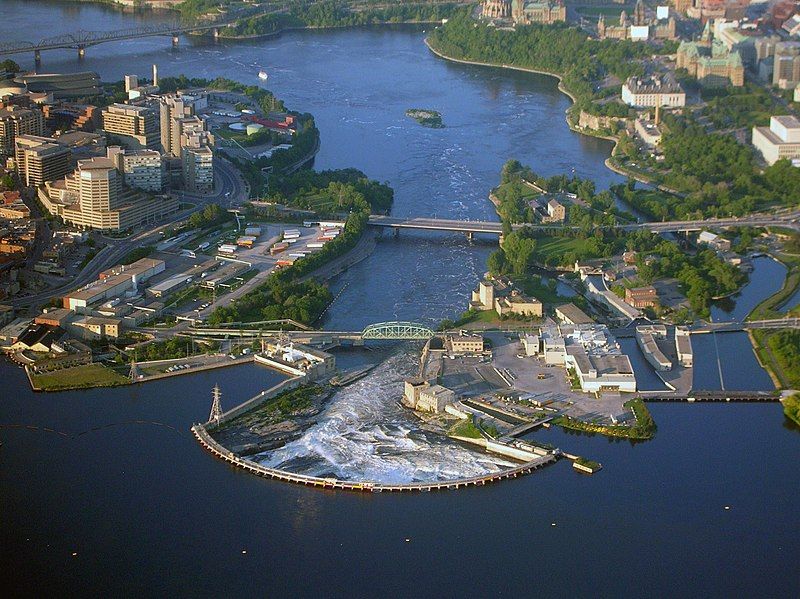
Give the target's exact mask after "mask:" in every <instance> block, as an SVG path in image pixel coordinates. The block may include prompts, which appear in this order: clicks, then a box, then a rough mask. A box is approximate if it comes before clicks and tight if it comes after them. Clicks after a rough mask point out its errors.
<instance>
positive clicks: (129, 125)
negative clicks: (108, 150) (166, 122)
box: [102, 104, 161, 150]
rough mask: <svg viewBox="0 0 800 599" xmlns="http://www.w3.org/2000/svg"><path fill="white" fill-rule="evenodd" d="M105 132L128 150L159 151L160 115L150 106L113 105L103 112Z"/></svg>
mask: <svg viewBox="0 0 800 599" xmlns="http://www.w3.org/2000/svg"><path fill="white" fill-rule="evenodd" d="M102 121H103V130H105V132H106V133H107V134H108V135H109V137H111V138H112V139H114V140H116V141H118V142H119V143H120V144H121V145H123V146H124V147H125V148H127V149H131V150H140V149H149V150H154V149H158V147H159V143H160V142H161V139H160V136H159V127H160V122H159V115H158V112H157V111H156V110H155V109H154V108H152V107H150V106H129V105H128V104H112V105H111V106H109V107H107V108H106V109H105V110H103V114H102Z"/></svg>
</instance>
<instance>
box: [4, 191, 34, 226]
mask: <svg viewBox="0 0 800 599" xmlns="http://www.w3.org/2000/svg"><path fill="white" fill-rule="evenodd" d="M30 217H31V210H30V208H28V207H27V206H26V205H25V202H23V201H22V197H21V196H20V193H19V192H18V191H0V218H5V219H8V220H19V219H23V218H30Z"/></svg>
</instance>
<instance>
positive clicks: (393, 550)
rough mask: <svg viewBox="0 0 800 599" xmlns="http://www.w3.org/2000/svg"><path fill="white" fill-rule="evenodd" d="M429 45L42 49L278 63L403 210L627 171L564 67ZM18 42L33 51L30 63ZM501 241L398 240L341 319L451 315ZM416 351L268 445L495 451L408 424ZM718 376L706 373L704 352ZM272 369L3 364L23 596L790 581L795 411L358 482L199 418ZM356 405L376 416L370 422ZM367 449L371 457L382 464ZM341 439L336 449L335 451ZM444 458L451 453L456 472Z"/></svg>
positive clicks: (167, 70)
mask: <svg viewBox="0 0 800 599" xmlns="http://www.w3.org/2000/svg"><path fill="white" fill-rule="evenodd" d="M2 10H3V16H4V19H3V21H2V23H0V32H1V33H2V34H3V39H6V40H13V39H19V38H20V36H21V35H24V34H27V33H29V32H31V31H36V32H42V33H41V35H42V36H49V35H57V34H59V33H62V32H67V31H74V30H77V29H80V28H83V29H95V30H110V29H119V28H123V27H128V26H131V24H132V21H134V20H135V21H142V20H144V21H145V22H157V21H159V20H163V19H164V17H163V16H157V15H147V16H141V15H139V16H131V15H123V14H122V13H119V12H117V11H115V10H112V9H108V8H106V7H103V6H97V5H87V4H57V3H51V2H35V3H34V2H22V1H20V0H5V1H4V2H2ZM18 19H19V20H18ZM37 36H38V34H37ZM422 38H423V34H422V33H421V32H419V31H414V30H408V29H405V30H398V31H392V30H388V29H379V30H348V31H337V32H314V33H297V34H290V35H285V36H283V37H281V38H279V39H276V40H270V41H265V42H258V43H248V44H227V45H225V46H204V45H197V46H196V45H194V44H193V43H192V42H191V41H189V40H182V47H181V49H180V50H178V51H177V52H173V51H172V50H171V49H170V48H169V40H168V39H162V38H150V39H143V40H138V41H135V42H129V43H119V44H117V43H115V44H104V45H101V46H98V47H92V48H89V49H88V53H87V58H86V59H85V61H83V62H82V63H78V61H77V60H76V59H75V56H74V53H73V52H72V51H70V52H66V51H65V52H45V53H43V61H44V62H43V65H42V70H43V71H59V70H65V71H68V70H78V69H92V70H96V71H98V72H99V73H100V74H101V75H102V76H103V78H104V79H106V80H117V79H121V77H122V75H123V74H125V73H130V72H134V73H138V74H139V75H142V76H144V75H146V74H147V73H148V72H149V67H150V65H151V64H152V63H153V62H157V63H158V65H159V71H160V73H161V74H162V75H169V74H180V73H186V74H188V75H191V76H203V77H216V76H226V77H231V78H234V79H241V80H243V81H248V82H253V83H257V79H256V73H257V72H258V70H260V69H261V68H263V69H265V70H267V71H268V72H269V74H270V80H269V87H270V89H272V90H273V91H274V92H275V93H276V94H277V95H278V96H279V97H281V98H284V99H285V100H286V102H287V105H288V106H289V107H291V108H294V109H299V110H307V111H309V112H312V113H313V114H314V115H315V117H316V119H317V124H318V126H319V128H320V130H321V134H322V151H321V152H320V154H319V156H318V158H317V161H316V166H317V167H318V168H338V167H345V166H355V167H358V168H360V169H362V170H363V171H365V172H366V173H367V174H368V175H369V176H371V177H374V178H376V179H379V180H382V181H384V180H385V181H388V182H389V183H390V184H391V185H392V186H393V187H394V188H395V190H396V201H395V208H394V213H395V214H397V215H419V216H423V215H436V216H447V217H457V218H473V219H477V218H481V219H488V218H495V217H494V214H493V210H492V207H491V204H490V203H489V202H488V201H487V200H486V195H487V193H488V191H489V189H490V188H491V187H492V186H493V185H495V184H496V183H497V180H498V176H499V170H500V167H501V165H502V163H503V162H504V161H505V160H506V159H508V158H511V157H515V158H517V159H519V160H521V161H522V162H523V163H526V164H530V165H531V166H532V167H533V168H534V170H536V171H537V172H541V173H543V174H546V175H551V174H557V173H561V172H571V170H572V169H573V168H574V169H575V172H576V174H578V175H580V176H585V177H591V178H593V179H595V180H596V181H597V185H598V188H603V187H606V186H608V185H609V184H610V183H613V182H616V181H619V180H620V178H619V177H618V176H617V175H615V174H613V173H611V172H610V171H608V170H607V169H605V168H604V166H603V160H604V159H605V157H606V156H607V154H608V152H609V150H610V144H609V143H608V142H605V141H601V140H595V139H591V138H586V137H582V136H579V135H576V134H573V133H571V132H570V131H569V130H568V128H567V126H566V123H565V122H564V119H563V112H564V110H565V109H566V108H567V106H568V99H567V98H566V97H565V96H563V95H562V94H560V93H559V92H558V91H557V89H556V83H555V80H553V79H552V78H548V77H544V76H532V75H526V74H522V73H513V72H505V71H501V70H497V69H484V68H479V67H466V66H461V65H452V64H449V63H445V62H443V61H441V60H439V59H437V58H435V57H433V56H432V55H431V54H430V53H429V52H428V51H427V50H426V49H425V48H424V46H423V45H422ZM19 59H20V62H21V63H22V64H23V66H26V67H29V66H31V63H32V57H30V56H20V57H19ZM410 107H422V108H433V109H436V110H439V111H440V112H441V113H442V114H443V118H444V122H445V124H446V128H445V129H441V130H430V129H425V128H422V127H420V126H419V125H417V124H416V123H415V122H413V121H411V120H410V119H408V118H406V117H405V116H404V114H403V113H404V111H405V110H406V109H407V108H410ZM492 246H493V244H492V243H491V242H490V241H489V240H479V241H477V242H475V243H472V244H470V243H468V242H467V241H466V240H465V239H463V238H462V237H459V236H455V235H424V234H413V233H403V234H402V235H401V236H400V237H399V239H394V238H392V237H387V238H386V239H384V240H383V241H382V242H381V243H379V245H378V249H377V250H376V252H375V254H374V255H373V256H371V257H370V258H369V259H368V260H366V261H364V262H362V263H361V264H360V265H358V266H357V267H356V268H354V269H352V270H350V271H349V272H348V273H346V274H345V275H343V276H342V277H340V278H339V279H338V280H336V281H335V282H334V286H335V287H336V289H340V288H343V287H345V286H346V289H345V291H344V293H343V294H342V295H341V297H340V299H339V300H338V301H337V303H336V304H335V305H334V306H333V308H332V310H331V312H330V314H329V316H328V320H327V321H326V326H329V327H331V328H341V329H351V328H360V327H361V326H363V325H364V324H366V323H368V322H372V321H375V320H391V319H403V318H409V319H412V318H413V319H415V320H416V319H423V320H424V321H426V322H430V323H433V322H436V321H437V320H439V319H441V318H442V317H445V316H453V315H454V314H456V313H457V312H459V311H460V310H461V309H462V308H463V307H465V306H466V301H467V298H468V294H469V290H470V289H471V287H472V286H473V285H475V283H476V282H477V279H478V277H479V276H480V274H481V273H482V271H483V267H484V262H485V259H486V256H487V254H488V253H489V251H491V248H492ZM706 337H708V336H706ZM717 338H718V339H721V338H727V336H723V335H718V336H717ZM722 345H723V346H725V347H727V345H726V343H725V342H724V341H723V342H722ZM750 353H751V354H752V351H751V350H750ZM723 354H724V350H723ZM708 355H710V352H708ZM725 356H726V357H725V359H724V361H727V362H726V364H728V363H729V369H730V370H731V372H733V373H736V374H737V375H738V376H740V377H742V378H743V380H749V379H754V377H756V376H760V375H758V374H757V373H758V372H761V373H763V371H760V369H758V367H757V364H756V365H755V367H754V366H753V363H754V362H751V361H747V360H745V359H743V356H744V353H743V352H741V351H734V352H733V353H731V354H729V355H728V354H725ZM745 357H746V356H745ZM344 361H348V360H344ZM716 364H717V363H716V360H714V362H713V372H716V369H717V365H716ZM411 366H412V365H411V363H410V362H409V358H408V356H407V355H406V356H403V355H402V354H400V355H397V356H395V357H393V358H390V359H389V360H388V361H387V362H386V364H385V365H383V366H382V367H379V368H378V369H376V371H374V372H373V373H372V374H371V375H370V376H369V377H367V378H365V379H362V381H359V383H357V384H356V385H354V386H353V387H351V388H350V389H349V390H347V391H345V392H343V393H342V394H340V396H339V397H338V398H337V399H336V400H334V404H332V407H331V408H330V410H329V411H328V412H327V413H326V416H327V417H328V419H327V422H328V424H323V426H327V427H329V428H328V429H326V430H319V429H314V430H312V431H311V432H310V433H309V435H307V436H306V437H304V440H303V441H302V442H301V444H302V443H305V442H308V449H309V451H307V452H306V453H305V454H302V453H301V452H296V451H295V452H294V453H290V452H291V451H294V450H296V449H297V446H294V447H290V448H288V449H287V450H286V451H284V453H283V454H277V455H275V456H266V458H267V459H275V460H294V461H295V464H298V462H299V465H300V466H302V467H305V468H308V469H312V470H313V469H318V470H319V471H322V470H323V469H328V470H329V471H334V472H338V473H342V474H345V475H347V473H348V469H352V468H353V467H358V468H374V470H373V471H372V472H371V473H372V474H374V475H375V476H383V475H388V476H399V477H414V476H418V475H419V472H418V470H419V469H420V467H423V468H428V469H430V467H431V464H435V463H437V462H436V460H433V461H426V462H424V463H423V464H421V463H420V460H419V456H418V454H419V451H420V448H423V451H429V450H431V449H432V450H433V451H442V452H443V454H442V455H443V456H444V458H445V460H446V459H448V458H452V457H453V456H455V457H456V458H457V459H462V460H467V458H469V460H467V461H464V462H461V463H460V464H459V463H455V462H453V461H451V462H450V463H449V466H452V467H456V466H457V467H458V468H460V469H462V470H463V469H467V470H469V469H471V468H476V467H492V466H491V465H490V464H489V465H487V464H485V463H484V464H481V462H480V460H479V458H478V457H476V456H475V455H474V454H471V453H469V452H465V451H463V450H461V451H459V452H458V453H457V454H455V453H448V452H456V449H454V448H453V446H451V445H449V444H448V445H443V444H437V443H436V442H435V440H433V439H427V438H425V436H424V435H415V434H412V433H411V429H409V428H408V427H406V426H405V424H404V422H406V419H407V418H408V416H407V415H404V414H403V413H402V412H400V411H399V410H397V409H396V408H395V407H393V403H392V402H393V395H392V392H391V389H392V388H395V387H396V385H397V382H398V381H399V380H400V377H401V376H403V374H404V373H406V371H408V370H409V369H410V368H411ZM700 368H701V369H702V370H703V371H704V372H705V371H708V372H712V367H711V365H710V364H709V365H708V366H705V365H702V366H701V367H700ZM713 372H712V374H713ZM731 376H733V374H732V375H731ZM725 377H726V378H727V373H726V374H725ZM278 380H280V377H279V375H276V374H275V373H272V372H270V371H268V370H265V369H261V368H257V367H254V366H252V367H251V366H242V367H233V368H228V369H223V370H220V371H215V372H206V373H199V374H195V375H188V376H183V377H180V378H177V379H171V380H166V381H160V382H156V383H153V384H149V385H146V386H136V387H127V388H117V389H107V390H94V391H83V392H68V393H59V394H46V395H45V394H35V393H33V392H31V391H30V390H29V388H28V386H27V383H26V381H25V379H24V376H23V373H22V371H20V370H18V369H16V368H14V367H12V366H11V365H10V364H7V363H0V381H2V385H1V386H0V425H3V426H2V428H0V440H2V441H3V443H4V445H3V447H2V448H0V513H2V514H3V526H2V527H0V558H2V563H3V569H4V572H5V574H6V575H5V576H4V578H5V579H8V580H9V582H10V583H11V586H10V588H11V590H17V589H18V590H19V591H20V592H21V591H22V590H25V591H27V592H31V591H32V590H34V591H38V592H40V593H41V592H47V591H60V592H63V590H64V589H67V588H70V589H72V588H74V589H80V591H82V592H83V593H85V594H92V595H99V594H104V595H109V594H121V593H123V592H124V593H125V594H130V593H131V592H132V591H134V592H138V593H140V594H145V595H155V594H159V595H163V594H167V593H172V594H178V595H186V594H190V593H191V594H194V595H197V594H203V595H221V594H225V595H229V596H244V595H254V594H258V595H265V594H267V595H279V596H280V595H289V594H292V595H295V596H304V595H308V594H311V593H312V592H314V591H316V592H317V594H319V593H320V589H324V590H323V591H322V593H324V594H325V595H330V596H344V595H348V596H353V595H355V596H376V595H393V596H394V595H405V596H410V595H414V596H441V595H445V594H446V595H455V594H462V595H475V594H482V595H486V594H508V595H513V594H517V595H521V594H525V595H529V594H531V592H532V590H533V589H535V590H536V593H537V594H539V595H545V596H550V595H575V594H577V593H580V594H589V593H592V594H595V595H596V594H622V593H629V592H630V590H631V588H633V587H635V588H639V589H642V590H641V593H645V592H647V594H660V593H659V589H670V590H671V592H672V594H679V595H699V594H702V595H706V596H730V595H748V594H749V595H752V594H755V593H759V594H765V591H766V594H769V595H773V596H781V595H789V594H793V593H796V591H797V588H798V582H799V581H798V578H797V574H796V569H795V561H796V555H797V554H798V551H800V541H798V539H800V534H798V533H800V530H799V521H798V517H797V510H796V506H794V504H793V499H794V498H795V497H796V483H795V481H796V464H797V461H798V458H800V449H799V447H800V443H799V441H800V434H799V433H798V430H797V428H796V427H792V426H791V425H789V424H788V423H787V422H786V421H785V419H784V417H783V416H782V414H781V412H780V409H779V407H778V406H776V405H752V406H750V405H725V406H708V405H702V406H701V405H692V406H690V405H653V406H652V411H653V415H654V417H655V419H656V421H657V422H658V424H659V433H658V435H657V437H656V439H655V440H654V441H652V442H650V443H646V444H641V445H636V446H631V445H630V444H628V443H613V442H608V441H606V440H605V439H602V438H599V437H593V438H589V437H580V436H574V435H567V434H564V433H560V432H558V431H550V432H549V433H548V434H547V435H545V438H543V440H549V441H551V442H554V443H556V444H557V445H559V446H562V447H563V448H564V449H565V450H567V451H576V452H578V453H585V454H586V455H587V456H589V457H591V458H595V459H598V460H599V461H601V462H603V464H604V467H605V468H604V470H603V472H602V473H600V474H598V475H596V476H594V477H585V476H579V475H576V474H575V473H574V472H573V471H572V469H571V468H570V467H569V465H568V464H567V463H559V464H557V465H555V466H553V467H549V468H546V469H545V470H543V471H542V472H538V473H536V474H534V475H532V476H529V477H524V478H521V479H517V480H514V481H510V482H507V483H504V484H499V485H496V486H491V487H486V488H480V489H470V490H466V491H463V492H461V491H459V492H452V493H432V494H423V495H413V496H389V495H380V496H362V495H354V494H348V493H332V492H320V491H315V490H311V489H306V488H299V487H295V486H292V485H286V484H281V483H276V482H271V481H266V480H262V479H258V478H256V477H253V476H251V475H248V474H246V473H243V472H240V471H236V470H233V469H231V468H230V467H228V466H227V465H226V464H224V463H222V462H220V461H218V460H216V459H214V458H213V457H211V456H210V455H209V454H207V453H206V452H205V451H204V450H203V449H202V448H201V447H200V446H199V445H198V444H197V443H196V442H195V441H194V439H193V438H192V437H191V435H190V434H189V433H188V428H189V426H190V424H191V423H192V422H195V421H202V420H205V419H206V418H207V415H208V409H209V407H210V388H211V387H212V386H213V385H214V384H215V383H217V382H219V384H220V386H221V387H222V389H223V394H224V395H223V404H224V406H226V407H230V406H231V405H233V404H235V403H238V402H239V401H241V400H243V399H245V398H247V397H249V396H251V395H253V394H255V393H256V392H258V391H260V390H261V389H263V388H266V387H268V386H270V385H272V384H274V383H275V382H277V381H278ZM754 380H755V379H754ZM759 384H760V383H759ZM708 385H709V386H708V388H713V387H714V385H715V383H714V381H713V380H709V382H708ZM12 390H13V392H12ZM387 390H388V391H387ZM387 417H389V418H390V420H391V421H390V422H389V423H388V424H389V426H385V425H386V424H387V423H386V422H384V420H385V419H386V418H387ZM361 419H364V422H365V426H352V424H353V422H354V421H356V420H358V421H361ZM381 424H383V425H384V426H380V425H381ZM8 425H30V426H34V427H40V428H42V427H46V428H52V429H54V430H56V431H61V432H64V433H65V434H66V436H63V435H60V434H57V433H52V432H44V431H42V430H39V429H36V430H31V429H26V428H22V429H20V428H9V426H8ZM367 429H371V430H367ZM314 435H316V437H315V436H314ZM381 435H382V438H381V444H378V445H376V439H377V438H378V437H379V436H381ZM412 444H417V445H416V446H413V445H412ZM369 448H374V449H375V453H376V454H378V455H379V459H378V460H374V459H372V460H367V458H365V454H364V452H365V451H366V450H368V449H369ZM323 449H325V450H327V449H334V450H336V451H337V452H340V453H339V454H338V455H333V454H331V456H330V458H329V459H327V462H326V461H323V460H321V459H320V456H321V453H322V450H323ZM431 453H433V452H431ZM323 457H324V456H323ZM359 460H360V461H359ZM445 460H440V461H438V463H439V464H442V465H443V467H444V466H445V465H446V463H445ZM387 473H388V474H387ZM444 474H445V475H446V474H447V473H446V472H444ZM726 505H728V506H730V507H731V509H730V510H724V506H726ZM73 554H75V555H73ZM12 573H13V574H12ZM644 589H648V591H644Z"/></svg>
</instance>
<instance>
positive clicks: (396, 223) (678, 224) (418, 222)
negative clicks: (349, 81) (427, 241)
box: [367, 211, 800, 238]
mask: <svg viewBox="0 0 800 599" xmlns="http://www.w3.org/2000/svg"><path fill="white" fill-rule="evenodd" d="M798 217H800V211H794V212H791V213H788V214H782V215H774V214H753V215H750V216H747V217H741V218H709V219H704V220H681V221H667V222H643V223H618V224H616V225H607V226H606V227H605V228H611V229H619V230H623V231H635V230H637V229H647V230H649V231H652V232H653V233H676V232H689V231H700V230H702V229H708V228H716V227H744V226H756V227H766V226H781V227H787V228H792V229H796V230H800V225H798V224H797V222H796V221H797V220H798ZM367 222H368V224H369V225H370V226H373V227H380V228H386V229H393V230H395V231H400V230H402V229H410V230H418V231H448V232H454V233H465V234H466V235H467V236H468V237H470V238H471V237H472V235H474V234H476V233H487V234H493V235H502V233H503V225H502V223H500V222H498V221H479V220H449V219H441V218H428V217H410V218H403V217H395V216H381V215H372V216H370V218H369V220H368V221H367ZM525 227H528V228H531V229H535V230H537V231H551V230H563V229H565V228H567V229H574V230H577V229H578V227H570V226H569V225H563V224H552V223H516V224H512V225H511V228H512V229H513V230H519V229H522V228H525Z"/></svg>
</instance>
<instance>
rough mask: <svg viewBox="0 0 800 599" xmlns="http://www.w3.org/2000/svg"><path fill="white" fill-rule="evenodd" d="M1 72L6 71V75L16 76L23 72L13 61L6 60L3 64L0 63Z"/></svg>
mask: <svg viewBox="0 0 800 599" xmlns="http://www.w3.org/2000/svg"><path fill="white" fill-rule="evenodd" d="M0 71H5V72H6V73H12V74H16V73H19V72H20V71H21V69H20V68H19V65H18V64H17V63H16V62H14V61H13V60H11V59H6V60H4V61H3V62H0Z"/></svg>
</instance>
